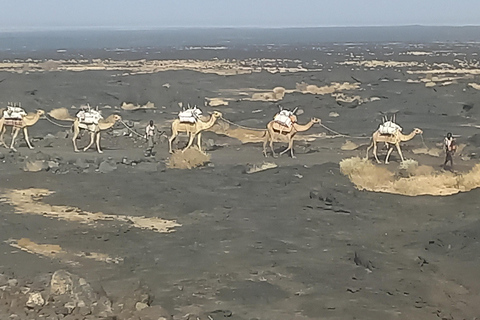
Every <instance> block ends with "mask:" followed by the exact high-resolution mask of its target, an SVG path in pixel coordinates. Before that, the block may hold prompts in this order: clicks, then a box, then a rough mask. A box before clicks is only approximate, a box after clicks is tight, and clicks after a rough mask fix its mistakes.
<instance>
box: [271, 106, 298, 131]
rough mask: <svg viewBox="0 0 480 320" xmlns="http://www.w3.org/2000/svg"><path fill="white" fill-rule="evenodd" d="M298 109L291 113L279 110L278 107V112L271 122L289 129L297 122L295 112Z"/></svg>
mask: <svg viewBox="0 0 480 320" xmlns="http://www.w3.org/2000/svg"><path fill="white" fill-rule="evenodd" d="M297 109H298V108H295V109H294V110H293V111H290V110H287V109H281V107H280V112H279V113H277V114H276V115H275V117H273V121H275V122H276V123H278V124H280V125H282V126H285V127H287V128H290V127H291V126H292V124H294V123H295V122H297V116H296V115H295V112H296V111H297Z"/></svg>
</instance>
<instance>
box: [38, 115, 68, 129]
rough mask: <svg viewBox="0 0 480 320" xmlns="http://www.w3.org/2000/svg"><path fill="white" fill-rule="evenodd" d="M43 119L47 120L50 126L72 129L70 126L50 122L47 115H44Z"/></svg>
mask: <svg viewBox="0 0 480 320" xmlns="http://www.w3.org/2000/svg"><path fill="white" fill-rule="evenodd" d="M43 119H47V120H48V121H49V122H50V123H52V124H54V125H56V126H58V127H61V128H71V127H72V125H69V126H67V125H63V124H60V123H56V122H55V121H53V120H51V119H50V118H48V117H47V115H45V116H44V117H43Z"/></svg>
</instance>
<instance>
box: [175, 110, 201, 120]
mask: <svg viewBox="0 0 480 320" xmlns="http://www.w3.org/2000/svg"><path fill="white" fill-rule="evenodd" d="M201 115H202V110H200V109H198V108H197V107H195V108H193V109H187V110H183V111H181V112H180V113H179V114H178V119H180V122H187V123H195V122H197V120H198V118H199V117H200V116H201Z"/></svg>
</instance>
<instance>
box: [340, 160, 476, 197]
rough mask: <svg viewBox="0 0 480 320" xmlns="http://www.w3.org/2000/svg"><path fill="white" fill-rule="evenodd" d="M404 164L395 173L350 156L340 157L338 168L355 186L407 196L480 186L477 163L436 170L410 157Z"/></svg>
mask: <svg viewBox="0 0 480 320" xmlns="http://www.w3.org/2000/svg"><path fill="white" fill-rule="evenodd" d="M407 161H408V160H407ZM407 164H409V166H408V167H406V168H401V167H400V168H399V169H400V171H401V172H403V173H404V174H398V172H397V173H395V172H392V171H390V170H388V168H387V167H382V166H377V165H374V164H373V163H372V162H370V161H368V160H364V159H360V158H359V157H353V158H348V159H344V160H342V161H341V162H340V170H341V172H342V173H343V174H344V175H346V176H348V178H349V179H350V181H352V183H353V184H354V185H355V187H356V188H357V189H359V190H368V191H374V192H386V193H394V194H402V195H407V196H419V195H433V196H446V195H452V194H456V193H459V192H467V191H470V190H472V189H475V188H478V187H480V164H477V165H475V167H474V168H473V169H472V170H470V171H469V172H467V173H463V174H455V173H452V172H443V171H442V172H438V171H435V170H434V169H433V168H432V167H430V166H418V164H415V162H413V161H410V162H407ZM405 172H406V173H407V174H406V175H405ZM405 176H406V177H405Z"/></svg>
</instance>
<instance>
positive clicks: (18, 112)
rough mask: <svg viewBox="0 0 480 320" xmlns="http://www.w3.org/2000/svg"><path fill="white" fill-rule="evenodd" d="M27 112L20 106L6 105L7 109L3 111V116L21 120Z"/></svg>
mask: <svg viewBox="0 0 480 320" xmlns="http://www.w3.org/2000/svg"><path fill="white" fill-rule="evenodd" d="M26 115H27V113H26V112H25V110H23V109H22V108H20V107H12V106H8V107H7V110H4V111H3V117H4V118H5V119H12V120H21V119H22V118H23V117H24V116H26Z"/></svg>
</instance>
